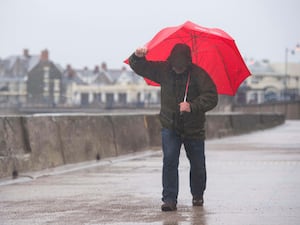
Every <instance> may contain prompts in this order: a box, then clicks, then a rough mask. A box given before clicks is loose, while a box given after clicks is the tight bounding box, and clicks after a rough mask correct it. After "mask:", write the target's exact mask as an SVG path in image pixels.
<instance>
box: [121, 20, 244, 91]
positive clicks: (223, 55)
mask: <svg viewBox="0 0 300 225" xmlns="http://www.w3.org/2000/svg"><path fill="white" fill-rule="evenodd" d="M177 43H184V44H187V45H188V46H190V48H191V52H192V61H193V63H195V64H196V65H198V66H200V67H202V68H203V69H204V70H205V71H206V72H207V73H208V74H209V75H210V76H211V78H212V80H213V81H214V82H215V84H216V87H217V91H218V93H219V94H226V95H235V93H236V91H237V89H238V87H239V86H240V84H241V83H242V82H243V81H244V80H245V79H246V78H247V77H248V76H249V75H250V71H249V70H248V68H247V66H246V64H245V62H244V60H243V58H242V57H241V54H240V52H239V50H238V48H237V46H236V44H235V41H234V39H233V38H232V37H231V36H230V35H228V34H227V33H226V32H224V31H223V30H221V29H217V28H206V27H202V26H199V25H197V24H194V23H192V22H190V21H187V22H185V23H184V24H182V25H179V26H175V27H167V28H164V29H162V30H161V31H159V32H158V33H157V34H156V35H155V36H154V37H153V39H152V40H151V41H149V42H148V43H147V44H146V45H145V47H147V49H148V53H147V55H146V59H147V60H151V61H164V60H166V59H167V58H168V56H169V55H170V52H171V50H172V48H173V47H174V45H175V44H177ZM125 62H127V63H128V60H125ZM146 82H147V83H148V84H149V85H158V84H156V83H155V82H153V81H150V80H147V79H146Z"/></svg>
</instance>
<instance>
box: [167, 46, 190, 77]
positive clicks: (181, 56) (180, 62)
mask: <svg viewBox="0 0 300 225" xmlns="http://www.w3.org/2000/svg"><path fill="white" fill-rule="evenodd" d="M168 61H169V62H170V64H171V67H172V69H173V70H175V72H177V73H178V72H179V73H180V72H183V71H185V70H186V69H187V68H188V67H189V66H190V65H191V64H192V55H191V49H190V47H189V46H188V45H186V44H176V45H175V46H174V47H173V49H172V51H171V53H170V56H169V57H168Z"/></svg>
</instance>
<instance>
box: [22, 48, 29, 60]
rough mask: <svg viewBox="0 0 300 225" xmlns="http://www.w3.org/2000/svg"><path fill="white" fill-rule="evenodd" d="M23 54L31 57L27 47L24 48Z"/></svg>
mask: <svg viewBox="0 0 300 225" xmlns="http://www.w3.org/2000/svg"><path fill="white" fill-rule="evenodd" d="M23 56H24V57H25V58H29V57H30V55H29V50H28V49H27V48H24V49H23Z"/></svg>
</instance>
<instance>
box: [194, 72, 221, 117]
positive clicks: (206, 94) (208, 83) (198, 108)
mask: <svg viewBox="0 0 300 225" xmlns="http://www.w3.org/2000/svg"><path fill="white" fill-rule="evenodd" d="M198 85H199V89H200V90H201V92H200V95H199V96H198V97H197V98H195V99H194V100H193V101H192V102H190V107H191V112H192V113H196V114H197V113H200V112H202V113H205V112H207V111H209V110H212V109H213V108H214V107H215V106H216V105H217V104H218V93H217V89H216V86H215V84H214V82H213V81H212V79H211V78H210V76H209V75H208V74H206V73H205V76H204V79H203V80H202V81H200V82H199V83H198Z"/></svg>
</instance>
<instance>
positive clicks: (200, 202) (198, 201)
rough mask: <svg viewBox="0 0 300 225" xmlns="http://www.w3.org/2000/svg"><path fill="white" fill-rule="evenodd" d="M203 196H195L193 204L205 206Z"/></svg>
mask: <svg viewBox="0 0 300 225" xmlns="http://www.w3.org/2000/svg"><path fill="white" fill-rule="evenodd" d="M203 203H204V201H203V197H195V198H193V206H203Z"/></svg>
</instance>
